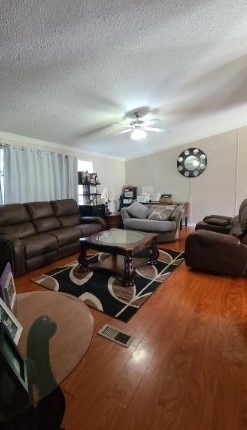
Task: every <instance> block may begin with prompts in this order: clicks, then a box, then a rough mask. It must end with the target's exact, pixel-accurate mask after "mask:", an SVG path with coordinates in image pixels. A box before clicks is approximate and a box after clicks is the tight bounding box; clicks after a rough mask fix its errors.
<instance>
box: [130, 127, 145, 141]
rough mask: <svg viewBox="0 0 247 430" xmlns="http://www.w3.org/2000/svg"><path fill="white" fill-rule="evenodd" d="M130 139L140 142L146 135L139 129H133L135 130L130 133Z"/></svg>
mask: <svg viewBox="0 0 247 430" xmlns="http://www.w3.org/2000/svg"><path fill="white" fill-rule="evenodd" d="M130 137H131V139H133V140H142V139H145V137H147V133H146V132H145V131H144V130H142V129H141V128H135V130H133V131H132V133H131V135H130Z"/></svg>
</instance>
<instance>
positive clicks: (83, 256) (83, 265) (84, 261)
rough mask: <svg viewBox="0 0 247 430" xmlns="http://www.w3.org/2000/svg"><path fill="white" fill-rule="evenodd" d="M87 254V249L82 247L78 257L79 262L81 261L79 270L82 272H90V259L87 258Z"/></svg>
mask: <svg viewBox="0 0 247 430" xmlns="http://www.w3.org/2000/svg"><path fill="white" fill-rule="evenodd" d="M86 254H87V249H86V248H83V247H81V252H80V254H79V257H78V263H79V267H80V269H79V270H80V272H82V273H87V272H89V267H88V260H87V258H86Z"/></svg>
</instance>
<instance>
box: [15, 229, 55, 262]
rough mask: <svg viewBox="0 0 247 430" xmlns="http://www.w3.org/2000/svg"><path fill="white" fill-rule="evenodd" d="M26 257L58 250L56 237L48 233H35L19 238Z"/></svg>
mask: <svg viewBox="0 0 247 430" xmlns="http://www.w3.org/2000/svg"><path fill="white" fill-rule="evenodd" d="M21 242H22V245H23V247H24V252H25V256H26V258H27V259H29V258H33V257H36V256H38V255H42V254H45V253H49V252H52V251H54V252H56V253H57V252H58V245H57V239H56V238H55V237H54V236H52V235H50V234H47V235H46V234H35V235H34V236H29V237H26V238H23V239H22V240H21Z"/></svg>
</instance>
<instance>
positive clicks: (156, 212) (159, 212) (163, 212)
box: [148, 206, 173, 221]
mask: <svg viewBox="0 0 247 430" xmlns="http://www.w3.org/2000/svg"><path fill="white" fill-rule="evenodd" d="M172 212H173V208H171V207H169V206H163V207H157V208H154V209H152V210H151V212H150V214H149V216H148V219H152V220H159V221H168V220H170V217H171V213H172Z"/></svg>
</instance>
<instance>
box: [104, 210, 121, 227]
mask: <svg viewBox="0 0 247 430" xmlns="http://www.w3.org/2000/svg"><path fill="white" fill-rule="evenodd" d="M105 221H106V227H107V230H110V229H111V228H123V221H122V217H121V214H120V212H113V213H111V214H108V215H105Z"/></svg>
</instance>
